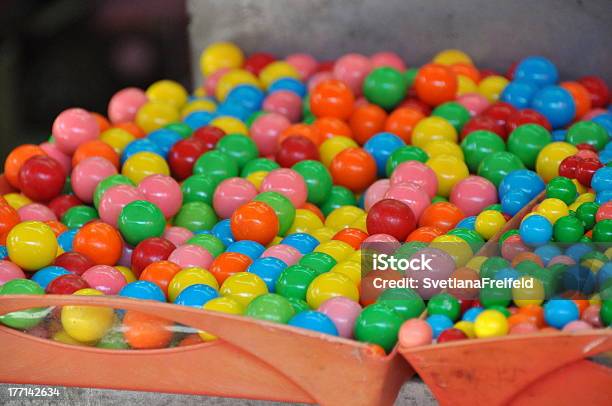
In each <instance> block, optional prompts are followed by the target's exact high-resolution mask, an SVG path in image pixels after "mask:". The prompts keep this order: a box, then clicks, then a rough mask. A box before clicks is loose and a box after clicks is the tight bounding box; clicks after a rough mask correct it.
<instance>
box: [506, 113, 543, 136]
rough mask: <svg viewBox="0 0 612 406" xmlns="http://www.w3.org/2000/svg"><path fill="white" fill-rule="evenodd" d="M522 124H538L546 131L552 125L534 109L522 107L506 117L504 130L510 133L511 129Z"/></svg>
mask: <svg viewBox="0 0 612 406" xmlns="http://www.w3.org/2000/svg"><path fill="white" fill-rule="evenodd" d="M523 124H539V125H541V126H542V127H544V128H546V129H547V130H548V131H552V126H551V125H550V122H548V119H547V118H546V117H544V116H543V115H542V114H540V113H538V112H537V111H535V110H532V109H523V110H518V111H517V112H516V113H514V114H512V115H511V116H510V117H508V121H507V122H506V132H507V133H508V134H512V131H514V130H516V127H519V126H521V125H523Z"/></svg>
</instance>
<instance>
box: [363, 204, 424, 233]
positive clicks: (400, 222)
mask: <svg viewBox="0 0 612 406" xmlns="http://www.w3.org/2000/svg"><path fill="white" fill-rule="evenodd" d="M366 227H367V229H368V234H370V235H373V234H389V235H391V236H393V237H395V238H396V239H397V240H398V241H404V240H405V239H406V237H408V234H410V233H411V232H412V231H413V230H414V229H415V228H416V218H415V217H414V213H413V212H412V209H410V207H408V205H406V204H404V203H402V202H400V201H399V200H395V199H383V200H381V201H379V202H378V203H376V204H375V205H374V206H372V207H371V208H370V211H369V212H368V216H367V218H366Z"/></svg>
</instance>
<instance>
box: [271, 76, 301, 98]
mask: <svg viewBox="0 0 612 406" xmlns="http://www.w3.org/2000/svg"><path fill="white" fill-rule="evenodd" d="M278 90H289V91H290V92H293V93H295V94H297V95H298V96H300V97H302V98H303V97H304V96H306V85H304V83H302V82H300V81H299V80H297V79H294V78H280V79H278V80H276V81H274V82H273V83H272V84H271V85H270V86H268V93H274V92H276V91H278Z"/></svg>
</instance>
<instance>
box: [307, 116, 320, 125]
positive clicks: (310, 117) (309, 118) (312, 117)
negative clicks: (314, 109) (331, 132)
mask: <svg viewBox="0 0 612 406" xmlns="http://www.w3.org/2000/svg"><path fill="white" fill-rule="evenodd" d="M316 120H317V118H316V117H315V116H314V115H313V114H309V115H307V116H304V124H309V125H310V124H312V123H314V122H315V121H316Z"/></svg>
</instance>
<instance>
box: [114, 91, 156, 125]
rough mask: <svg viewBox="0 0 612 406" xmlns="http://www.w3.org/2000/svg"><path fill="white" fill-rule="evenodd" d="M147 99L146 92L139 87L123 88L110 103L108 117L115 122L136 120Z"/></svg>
mask: <svg viewBox="0 0 612 406" xmlns="http://www.w3.org/2000/svg"><path fill="white" fill-rule="evenodd" d="M147 101H148V98H147V95H146V94H145V92H144V91H143V90H141V89H139V88H137V87H126V88H125V89H121V90H119V91H118V92H117V93H115V94H114V95H113V97H111V99H110V102H109V103H108V118H109V119H110V121H111V123H113V124H119V123H126V122H128V121H134V119H135V118H136V113H138V109H140V107H142V105H143V104H145V103H146V102H147Z"/></svg>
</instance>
